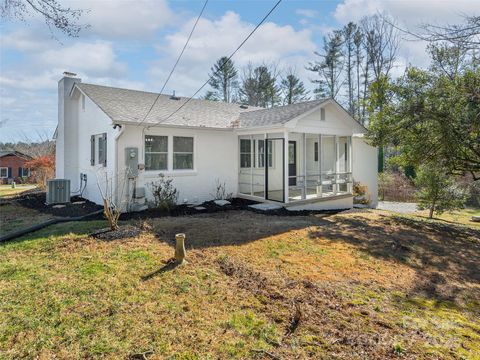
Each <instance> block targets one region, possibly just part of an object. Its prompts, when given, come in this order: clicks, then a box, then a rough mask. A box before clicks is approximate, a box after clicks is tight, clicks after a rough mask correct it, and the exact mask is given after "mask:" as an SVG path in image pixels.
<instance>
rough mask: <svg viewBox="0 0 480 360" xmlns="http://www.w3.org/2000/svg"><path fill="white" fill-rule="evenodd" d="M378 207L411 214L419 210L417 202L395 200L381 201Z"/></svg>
mask: <svg viewBox="0 0 480 360" xmlns="http://www.w3.org/2000/svg"><path fill="white" fill-rule="evenodd" d="M377 209H379V210H388V211H394V212H398V213H402V214H411V213H414V212H416V211H417V204H416V203H405V202H395V201H379V202H378V206H377Z"/></svg>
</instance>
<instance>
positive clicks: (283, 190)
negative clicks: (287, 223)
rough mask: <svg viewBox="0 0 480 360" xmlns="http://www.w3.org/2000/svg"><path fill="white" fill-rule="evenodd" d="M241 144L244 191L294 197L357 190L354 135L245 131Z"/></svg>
mask: <svg viewBox="0 0 480 360" xmlns="http://www.w3.org/2000/svg"><path fill="white" fill-rule="evenodd" d="M238 146H239V177H238V179H239V183H238V188H239V194H240V195H243V196H245V197H251V198H252V199H257V200H269V201H276V202H281V203H294V202H309V201H315V200H317V201H318V200H319V199H323V198H325V199H327V198H334V197H337V196H341V195H348V194H351V193H352V183H353V179H352V138H351V136H339V135H323V134H309V133H298V132H288V133H287V132H285V133H277V134H275V133H268V134H253V135H241V136H239V144H238Z"/></svg>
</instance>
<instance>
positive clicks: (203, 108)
mask: <svg viewBox="0 0 480 360" xmlns="http://www.w3.org/2000/svg"><path fill="white" fill-rule="evenodd" d="M76 85H77V86H78V87H79V88H80V89H81V90H82V91H83V92H84V93H85V94H87V96H88V97H89V98H90V99H92V101H93V102H95V103H96V104H97V105H98V106H99V107H100V108H101V109H102V110H103V111H104V112H105V113H106V114H107V115H108V116H109V117H110V118H111V119H112V120H113V121H119V122H131V123H139V122H141V121H142V120H143V118H144V117H145V115H146V114H147V112H148V110H149V109H150V107H151V106H152V104H153V103H154V101H155V99H156V98H157V96H158V94H157V93H151V92H145V91H138V90H129V89H120V88H114V87H109V86H102V85H93V84H86V83H77V84H76ZM177 99H178V100H173V99H172V98H171V96H170V95H160V96H159V98H158V100H157V102H156V103H155V106H154V107H153V109H152V111H151V112H150V114H149V115H148V116H147V118H146V120H145V121H144V124H145V125H147V126H148V125H149V124H158V123H161V124H164V125H178V126H192V127H210V128H233V127H235V128H248V127H257V126H268V125H279V124H284V123H286V122H287V121H289V120H291V119H293V118H295V117H297V116H299V115H301V114H303V113H305V112H307V111H309V110H311V109H313V108H315V107H316V106H318V105H320V104H321V103H323V102H325V101H327V100H328V99H323V100H313V101H306V102H302V103H298V104H292V105H286V106H278V107H274V108H270V109H264V108H259V107H254V106H248V108H246V109H245V108H243V107H241V106H240V104H231V103H230V104H229V103H224V102H221V101H210V100H200V99H192V100H190V101H189V103H188V104H187V105H185V106H184V107H183V108H181V109H180V110H179V111H178V112H176V113H175V114H174V115H172V116H171V114H172V113H173V112H175V111H176V110H177V109H178V108H179V107H180V106H181V105H182V104H184V103H185V102H186V101H187V98H184V97H179V98H177Z"/></svg>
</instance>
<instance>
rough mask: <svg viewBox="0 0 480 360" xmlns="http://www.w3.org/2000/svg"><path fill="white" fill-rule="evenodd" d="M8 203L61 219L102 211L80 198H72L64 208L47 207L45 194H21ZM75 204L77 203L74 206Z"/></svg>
mask: <svg viewBox="0 0 480 360" xmlns="http://www.w3.org/2000/svg"><path fill="white" fill-rule="evenodd" d="M10 202H11V203H14V204H17V205H20V206H24V207H26V208H29V209H34V210H37V211H39V212H41V213H44V214H52V215H54V216H61V217H77V216H83V215H88V214H91V213H93V212H95V211H98V210H100V209H102V206H100V205H97V204H95V203H93V202H91V201H89V200H86V199H84V198H81V197H80V196H72V198H71V202H70V203H68V204H64V205H65V206H64V207H56V205H47V204H46V193H45V192H34V193H29V194H22V195H21V196H18V197H15V198H14V199H11V200H10ZM75 202H79V203H77V204H75Z"/></svg>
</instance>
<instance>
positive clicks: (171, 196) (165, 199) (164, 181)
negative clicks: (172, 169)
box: [150, 174, 178, 211]
mask: <svg viewBox="0 0 480 360" xmlns="http://www.w3.org/2000/svg"><path fill="white" fill-rule="evenodd" d="M172 182H173V179H169V178H166V177H165V175H164V174H160V175H159V179H158V180H157V181H156V182H153V181H152V182H151V183H150V187H151V189H152V194H153V198H154V205H155V207H157V208H159V209H161V210H167V211H168V210H171V209H172V208H174V207H175V205H176V204H177V199H178V191H177V189H176V188H175V187H174V186H173V184H172Z"/></svg>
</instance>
